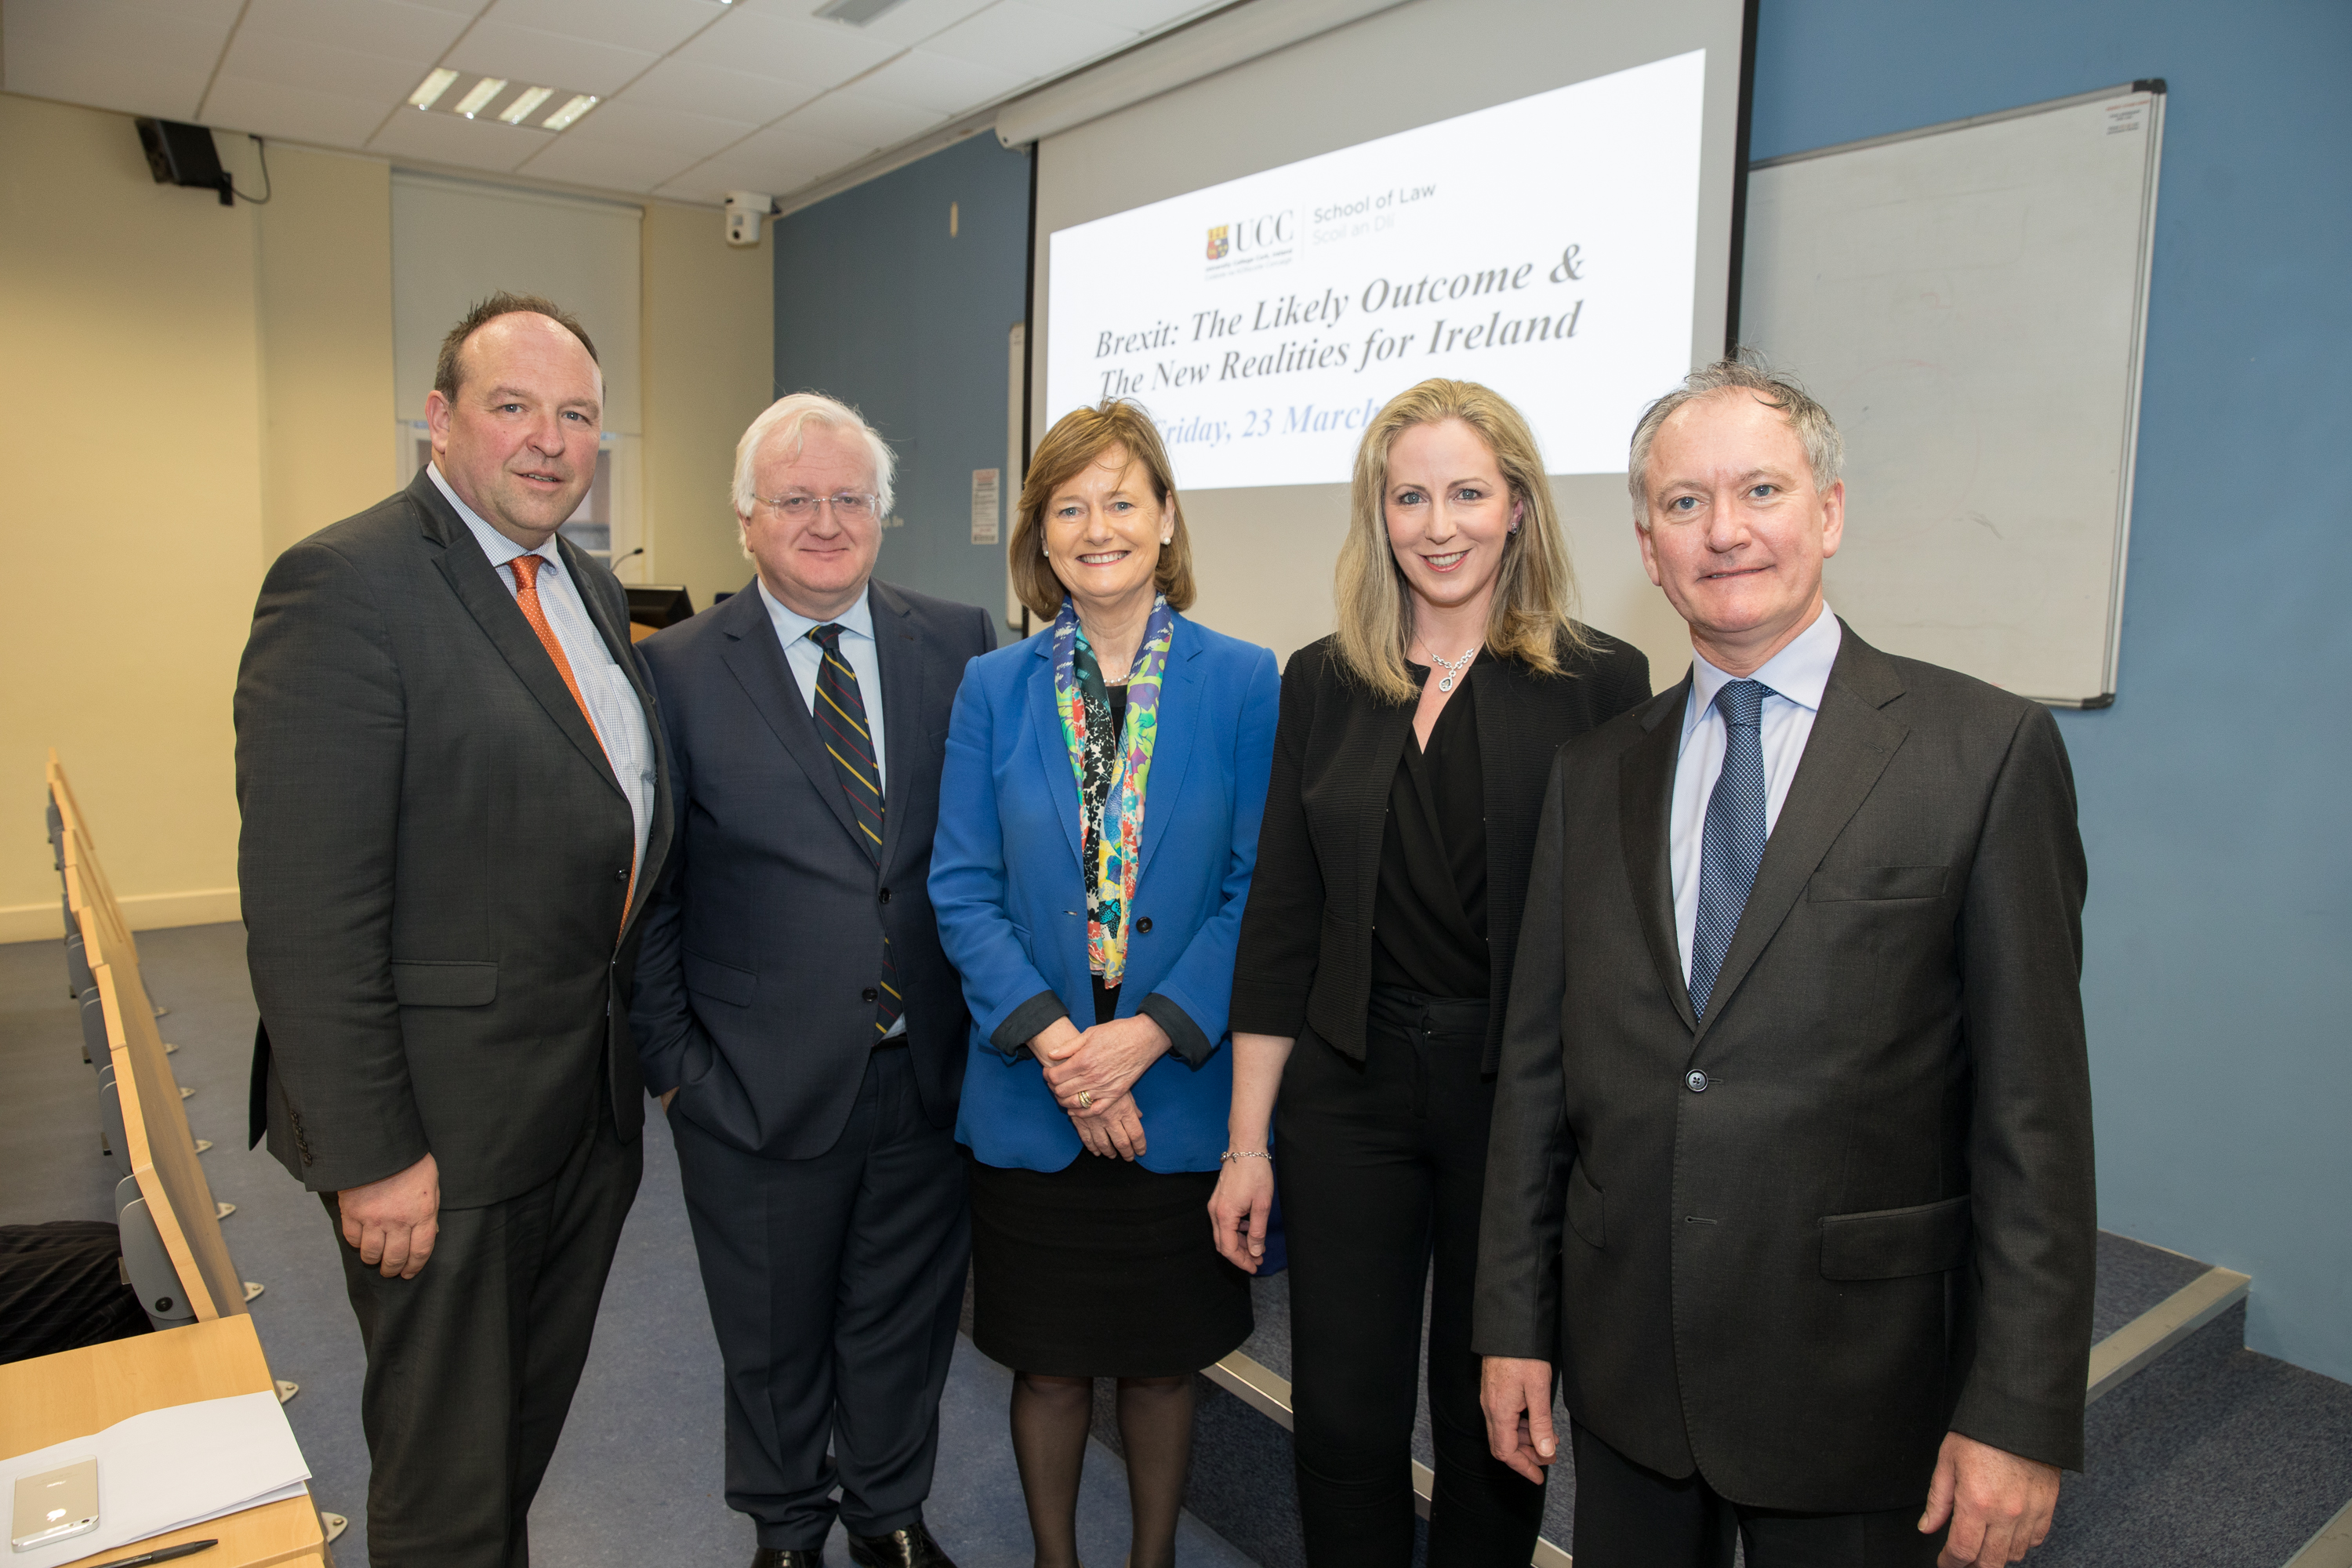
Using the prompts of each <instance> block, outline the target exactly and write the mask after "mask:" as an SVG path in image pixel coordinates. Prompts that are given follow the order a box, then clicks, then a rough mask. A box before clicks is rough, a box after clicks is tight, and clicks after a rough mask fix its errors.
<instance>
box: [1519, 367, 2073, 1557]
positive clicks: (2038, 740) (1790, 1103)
mask: <svg viewBox="0 0 2352 1568" xmlns="http://www.w3.org/2000/svg"><path fill="white" fill-rule="evenodd" d="M1840 455H1841V453H1840V445H1839V440H1838V436H1837V431H1836V428H1835V426H1833V425H1832V423H1831V420H1830V417H1829V415H1828V414H1827V413H1826V411H1824V410H1823V409H1822V407H1821V406H1820V405H1818V404H1816V403H1815V402H1814V401H1813V400H1812V399H1811V398H1810V397H1808V396H1806V395H1805V394H1804V393H1803V392H1802V391H1801V389H1800V388H1798V387H1797V386H1796V385H1795V384H1793V383H1791V382H1789V381H1787V380H1786V379H1784V378H1780V377H1777V376H1773V375H1771V374H1768V373H1765V372H1763V371H1761V370H1759V369H1757V368H1755V367H1752V366H1750V365H1748V364H1744V363H1722V364H1717V365H1715V366H1712V367H1710V368H1708V369H1706V370H1703V371H1699V372H1696V373H1694V374H1693V375H1692V376H1691V377H1690V378H1689V380H1688V382H1687V383H1685V385H1684V387H1683V388H1682V389H1681V390H1679V391H1677V392H1675V393H1674V394H1672V395H1668V396H1666V397H1664V398H1662V399H1660V400H1659V402H1658V403H1656V404H1655V405H1653V406H1652V407H1651V409H1650V410H1649V412H1648V413H1647V414H1646V415H1645V416H1644V417H1643V420H1642V423H1641V425H1640V426H1639V428H1638V429H1637V430H1636V432H1635V435H1634V440H1633V461H1632V465H1631V475H1630V478H1631V482H1632V485H1633V494H1634V501H1635V508H1636V511H1635V516H1636V519H1637V526H1638V531H1639V538H1640V542H1641V548H1642V557H1643V563H1644V564H1645V565H1646V566H1647V568H1648V570H1649V574H1650V578H1651V581H1653V582H1654V583H1656V584H1658V585H1659V586H1660V587H1661V588H1662V589H1664V592H1665V595H1666V597H1667V599H1668V600H1669V601H1670V602H1671V603H1672V604H1673V605H1674V606H1675V610H1676V611H1677V612H1678V613H1679V614H1680V615H1681V616H1682V617H1683V619H1684V620H1685V622H1687V623H1688V625H1689V626H1690V631H1691V641H1692V646H1693V648H1694V650H1695V653H1696V658H1695V659H1694V661H1693V665H1692V669H1691V673H1690V675H1689V676H1688V677H1686V678H1685V679H1684V680H1683V681H1681V682H1680V683H1679V684H1677V685H1676V686H1675V688H1674V689H1672V690H1669V691H1666V692H1664V693H1661V694H1660V695H1659V696H1657V697H1655V698H1654V699H1652V700H1650V701H1649V702H1647V703H1645V704H1643V706H1641V707H1639V708H1636V709H1633V710H1631V711H1629V712H1628V713H1626V714H1624V715H1623V716H1622V717H1621V718H1619V719H1617V720H1616V721H1612V723H1610V724H1608V725H1605V726H1603V727H1602V728H1601V729H1599V730H1596V731H1592V732H1591V733H1590V734H1587V735H1585V736H1583V737H1581V738H1580V739H1579V740H1577V741H1574V742H1570V744H1569V745H1567V746H1566V747H1563V748H1562V749H1561V752H1560V755H1559V760H1558V761H1557V763H1555V765H1554V771H1553V776H1552V786H1551V792H1550V796H1549V801H1548V802H1547V805H1546V807H1545V814H1544V820H1543V825H1542V827H1541V831H1540V837H1538V843H1537V848H1536V858H1535V865H1534V869H1533V874H1532V877H1531V880H1530V883H1529V887H1530V891H1529V894H1528V907H1527V912H1526V917H1525V923H1524V926H1523V935H1522V939H1521V944H1520V950H1519V952H1520V956H1519V968H1518V973H1517V977H1516V980H1515V982H1514V984H1513V988H1512V993H1511V1001H1510V1011H1509V1017H1508V1022H1507V1027H1506V1032H1505V1037H1504V1043H1503V1053H1502V1069H1501V1079H1500V1084H1499V1087H1498V1090H1497V1097H1496V1119H1495V1131H1494V1139H1493V1143H1492V1152H1491V1155H1490V1163H1489V1165H1488V1173H1487V1181H1486V1213H1485V1219H1484V1226H1483V1229H1482V1232H1481V1237H1480V1242H1479V1271H1478V1295H1477V1308H1476V1326H1475V1344H1476V1346H1477V1348H1478V1350H1479V1351H1480V1352H1481V1353H1482V1354H1483V1355H1484V1356H1485V1357H1486V1373H1485V1396H1484V1402H1485V1405H1486V1417H1487V1428H1488V1438H1489V1441H1490V1442H1491V1443H1492V1445H1493V1447H1494V1449H1495V1452H1496V1457H1497V1458H1502V1459H1503V1460H1504V1461H1505V1462H1507V1463H1509V1464H1511V1465H1512V1466H1513V1467H1514V1468H1517V1469H1518V1470H1519V1471H1520V1472H1521V1473H1522V1474H1525V1475H1528V1476H1529V1477H1531V1478H1533V1477H1537V1476H1539V1475H1540V1474H1541V1468H1542V1467H1543V1466H1544V1465H1547V1464H1549V1463H1550V1462H1551V1461H1552V1460H1553V1458H1555V1457H1556V1456H1557V1453H1558V1442H1559V1439H1558V1436H1557V1435H1556V1434H1555V1433H1554V1431H1553V1430H1552V1422H1551V1405H1552V1387H1553V1375H1554V1366H1555V1363H1557V1366H1558V1369H1559V1383H1560V1387H1561V1393H1562V1396H1563V1398H1564V1399H1565V1402H1566V1404H1567V1406H1568V1411H1569V1414H1570V1417H1571V1425H1572V1428H1573V1429H1572V1433H1571V1436H1572V1440H1573V1443H1574V1448H1575V1457H1576V1484H1577V1493H1576V1535H1575V1551H1576V1558H1577V1563H1578V1568H1626V1565H1629V1564H1638V1565H1641V1568H1653V1565H1674V1568H1681V1565H1684V1564H1688V1565H1690V1568H1700V1565H1702V1564H1704V1565H1706V1568H1729V1564H1730V1563H1731V1561H1732V1552H1733V1550H1734V1543H1735V1541H1739V1542H1744V1544H1745V1548H1746V1553H1747V1561H1748V1563H1749V1564H1750V1565H1751V1568H1784V1565H1792V1564H1799V1563H1802V1564H1807V1565H1822V1564H1851V1565H1853V1568H1861V1565H1862V1564H1864V1563H1869V1564H1880V1563H1927V1562H1930V1561H1935V1562H1940V1563H1944V1564H1946V1565H1947V1568H1950V1565H1953V1564H1958V1563H1983V1564H1997V1563H2008V1562H2012V1561H2015V1560H2016V1559H2018V1558H2021V1557H2022V1556H2023V1555H2024V1554H2025V1552H2027V1551H2028V1550H2029V1549H2030V1548H2031V1547H2032V1546H2033V1545H2035V1544H2036V1543H2038V1542H2040V1541H2041V1540H2042V1537H2043V1536H2044V1535H2045V1534H2046V1533H2047V1532H2048V1530H2049V1528H2050V1521H2051V1518H2052V1512H2053V1509H2054V1507H2055V1505H2056V1501H2057V1496H2058V1479H2059V1471H2060V1468H2062V1467H2064V1468H2080V1466H2081V1464H2082V1455H2083V1394H2084V1373H2085V1368H2086V1366H2087V1363H2088V1360H2089V1352H2090V1327H2091V1288H2092V1264H2093V1252H2094V1237H2095V1204H2094V1201H2093V1192H2092V1163H2091V1105H2090V1087H2089V1075H2088V1070H2087V1068H2086V1066H2085V1060H2084V1039H2083V1012H2082V1004H2081V997H2080V987H2079V982H2080V975H2081V964H2082V923H2081V922H2082V908H2083V895H2084V859H2083V848H2082V842H2081V839H2080V837H2079V836H2078V835H2077V833H2076V830H2075V823H2074V779H2073V775H2072V773H2071V772H2070V771H2069V769H2068V766H2067V763H2066V753H2065V749H2064V747H2063V745H2062V744H2061V742H2060V740H2059V737H2058V731H2057V726H2056V725H2055V724H2054V723H2053V722H2052V721H2051V718H2050V715H2049V713H2048V712H2047V711H2046V710H2043V709H2042V708H2040V707H2039V706H2037V705H2035V704H2034V703H2032V702H2029V701H2026V700H2023V699H2021V698H2017V697H2013V696H2011V695H2010V694H2008V693H2006V692H2003V691H2000V690H1998V689H1994V688H1992V687H1990V686H1987V685H1985V684H1983V683H1982V682H1979V681H1976V680H1971V679H1969V678H1967V677H1966V676H1962V675H1958V674H1955V673H1953V672H1952V671H1950V670H1947V669H1940V668H1937V667H1935V666H1933V665H1928V664H1922V663H1919V662H1917V661H1916V660H1913V659H1906V658H1893V657H1890V656H1888V655H1886V654H1884V653H1881V652H1879V651H1878V650H1877V649H1875V648H1874V647H1870V646H1869V645H1868V644H1867V643H1864V641H1863V640H1862V639H1861V638H1860V637H1856V636H1855V635H1854V634H1853V630H1852V628H1850V627H1848V626H1845V625H1844V624H1843V622H1841V621H1840V620H1839V619H1838V618H1837V617H1836V616H1833V615H1832V614H1831V613H1830V612H1829V609H1828V607H1827V606H1826V605H1824V604H1823V602H1822V562H1823V560H1824V559H1825V558H1827V557H1828V556H1830V555H1832V554H1833V553H1835V552H1836V550H1837V547H1838V543H1839V540H1840V538H1841V536H1842V532H1843V525H1844V500H1845V497H1844V486H1843V484H1842V483H1840V482H1839V480H1838V477H1837V470H1838V465H1839V459H1840ZM1939 1538H1940V1552H1939Z"/></svg>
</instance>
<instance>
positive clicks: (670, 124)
mask: <svg viewBox="0 0 2352 1568" xmlns="http://www.w3.org/2000/svg"><path fill="white" fill-rule="evenodd" d="M758 129H759V126H758V125H757V124H756V123H745V122H743V121H734V120H714V119H712V118H711V117H710V116H709V115H707V114H681V113H679V112H678V111H677V110H675V109H651V108H647V107H646V106H645V105H643V104H638V103H632V102H630V101H629V100H627V99H625V98H624V99H616V100H614V101H613V102H611V103H606V104H600V105H598V106H597V109H596V111H595V112H594V113H593V114H591V115H589V116H588V118H587V119H585V120H583V121H581V122H580V123H579V124H578V125H576V126H574V127H573V128H572V130H570V131H568V132H564V134H563V135H562V136H561V137H559V138H557V140H558V141H570V140H571V139H572V138H573V137H575V136H576V137H578V138H580V139H581V140H583V141H586V142H596V143H598V144H600V145H604V146H612V145H616V144H628V145H635V146H644V147H657V148H659V149H661V150H662V151H663V152H665V153H675V154H677V156H676V157H674V158H673V159H671V161H670V168H669V170H668V173H670V174H676V173H677V171H678V170H680V169H683V168H684V167H686V166H687V164H688V163H693V162H694V161H695V160H696V159H698V158H708V157H709V156H710V155H711V154H712V153H716V152H718V151H719V150H720V149H721V148H725V147H731V146H733V145H734V144H735V143H736V142H740V141H741V140H743V138H744V137H746V136H748V135H750V134H751V132H754V131H757V130H758Z"/></svg>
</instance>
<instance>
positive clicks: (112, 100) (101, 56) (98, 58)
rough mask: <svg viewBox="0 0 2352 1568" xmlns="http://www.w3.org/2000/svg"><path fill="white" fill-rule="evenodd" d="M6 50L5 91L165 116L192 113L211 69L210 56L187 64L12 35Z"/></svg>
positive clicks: (183, 116)
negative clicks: (21, 39)
mask: <svg viewBox="0 0 2352 1568" xmlns="http://www.w3.org/2000/svg"><path fill="white" fill-rule="evenodd" d="M10 9H11V10H12V11H13V10H14V9H15V8H14V7H13V6H12V7H10ZM7 49H8V71H7V77H6V80H5V86H6V88H7V90H9V91H10V92H21V93H27V94H30V95H31V96H32V97H35V98H54V99H56V100H58V101H59V102H62V103H83V104H88V105H89V107H91V108H92V109H112V110H120V111H121V112H122V113H124V114H152V115H157V116H160V117H161V118H163V119H165V120H194V118H195V117H196V104H197V102H198V101H199V100H202V99H203V97H204V94H205V76H206V75H208V74H209V73H210V71H211V70H212V62H211V61H210V60H205V61H204V62H202V63H201V64H198V65H196V66H194V67H193V68H192V67H191V66H190V65H189V63H188V62H186V61H167V60H152V59H129V58H120V57H117V56H113V55H110V54H108V53H106V52H104V51H103V50H99V49H79V48H71V47H62V46H59V45H56V44H48V43H37V44H26V43H18V42H16V40H15V39H13V38H11V39H10V40H9V41H8V46H7Z"/></svg>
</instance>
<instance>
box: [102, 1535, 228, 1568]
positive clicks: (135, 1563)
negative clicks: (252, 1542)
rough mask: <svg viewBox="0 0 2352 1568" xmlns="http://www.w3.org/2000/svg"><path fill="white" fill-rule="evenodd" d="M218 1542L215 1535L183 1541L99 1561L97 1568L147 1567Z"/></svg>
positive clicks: (216, 1544) (183, 1555) (189, 1554)
mask: <svg viewBox="0 0 2352 1568" xmlns="http://www.w3.org/2000/svg"><path fill="white" fill-rule="evenodd" d="M219 1544H220V1539H219V1538H218V1537H217V1536H215V1538H214V1539H212V1540H210V1541H184V1542H181V1543H180V1544H179V1545H177V1546H166V1547H164V1548H163V1550H162V1551H160V1552H142V1553H140V1555H138V1556H136V1557H118V1558H116V1559H115V1560H114V1561H113V1562H111V1563H99V1564H97V1568H147V1564H148V1563H169V1562H170V1561H171V1560H172V1559H173V1558H174V1557H187V1556H191V1555H193V1554H194V1553H195V1552H203V1551H205V1550H207V1549H208V1548H211V1547H215V1546H218V1545H219Z"/></svg>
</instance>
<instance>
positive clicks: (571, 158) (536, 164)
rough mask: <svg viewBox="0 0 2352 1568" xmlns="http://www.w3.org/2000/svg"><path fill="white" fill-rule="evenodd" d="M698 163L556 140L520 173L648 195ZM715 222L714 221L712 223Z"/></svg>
mask: <svg viewBox="0 0 2352 1568" xmlns="http://www.w3.org/2000/svg"><path fill="white" fill-rule="evenodd" d="M699 161H700V160H698V159H697V158H695V157H694V156H693V155H691V154H689V153H673V152H669V151H668V150H667V149H665V148H660V147H650V146H644V145H632V144H629V143H626V142H583V141H579V140H576V139H574V138H573V137H572V136H570V135H563V136H559V137H557V138H556V139H555V144H554V145H553V146H551V147H549V148H548V149H547V150H546V151H545V152H542V153H539V154H538V155H537V156H536V157H533V158H532V159H530V161H529V162H528V163H524V164H523V165H522V168H521V171H520V172H521V173H523V174H536V175H538V176H539V177H540V178H541V179H545V180H566V181H569V182H570V183H572V184H575V185H597V186H601V187H603V188H604V189H605V190H608V191H634V192H637V193H639V194H643V193H645V192H648V191H651V190H652V189H653V188H654V187H655V186H656V185H658V184H662V183H663V182H664V181H666V180H667V179H670V178H671V177H672V176H674V175H676V174H677V173H678V172H679V171H680V170H682V169H686V168H690V167H691V166H693V165H694V164H695V163H698V162H699ZM714 221H715V220H714Z"/></svg>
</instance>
